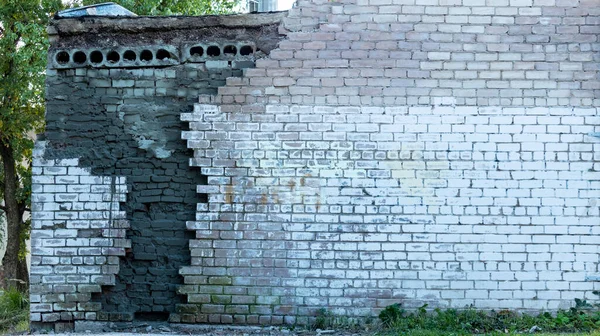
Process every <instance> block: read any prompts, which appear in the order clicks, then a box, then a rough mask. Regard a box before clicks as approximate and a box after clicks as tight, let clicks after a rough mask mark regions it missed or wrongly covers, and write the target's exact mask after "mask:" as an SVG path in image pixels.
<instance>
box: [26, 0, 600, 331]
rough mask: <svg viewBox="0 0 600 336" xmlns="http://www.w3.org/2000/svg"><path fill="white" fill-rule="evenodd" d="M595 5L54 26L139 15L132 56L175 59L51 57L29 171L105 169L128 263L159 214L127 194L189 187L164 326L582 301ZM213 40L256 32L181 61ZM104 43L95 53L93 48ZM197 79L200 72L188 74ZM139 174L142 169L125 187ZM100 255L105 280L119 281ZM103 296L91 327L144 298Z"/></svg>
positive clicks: (594, 159)
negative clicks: (46, 164)
mask: <svg viewBox="0 0 600 336" xmlns="http://www.w3.org/2000/svg"><path fill="white" fill-rule="evenodd" d="M595 2H596V1H592V0H579V1H577V0H575V1H573V0H569V1H563V0H370V1H365V0H342V1H337V2H333V1H322V0H313V1H299V2H298V4H297V6H296V7H295V8H294V9H292V10H291V11H290V12H289V13H287V14H286V16H285V18H283V21H282V24H281V26H279V32H280V33H282V34H284V35H285V37H284V38H282V37H280V36H275V37H274V35H275V34H274V31H275V30H274V29H273V24H272V22H271V24H270V25H267V26H268V27H270V28H268V29H267V28H265V27H266V26H265V27H263V26H261V25H264V24H265V21H261V20H262V19H261V18H259V17H257V16H246V17H242V18H241V19H240V20H242V21H243V24H240V23H239V22H238V23H236V22H234V21H227V20H230V19H228V18H227V17H225V18H224V19H219V20H224V21H219V23H218V24H215V22H213V21H211V20H217V19H215V18H203V19H190V18H181V19H173V18H169V19H164V20H162V21H161V20H160V19H147V18H140V19H120V20H119V21H118V23H117V22H113V21H110V20H108V21H106V22H101V23H100V28H101V29H100V28H98V26H97V23H96V22H94V21H93V20H92V21H87V22H86V21H84V23H83V24H82V26H77V25H73V26H72V27H70V26H69V25H66V24H62V25H61V24H60V23H58V24H57V25H56V27H57V31H58V36H59V37H60V38H59V39H58V40H57V41H56V42H54V44H53V49H51V53H50V54H51V57H56V59H54V58H53V59H51V61H52V62H54V61H55V60H56V62H58V61H59V60H60V57H59V53H60V51H61V50H67V51H68V52H73V55H74V53H76V52H77V50H78V49H77V48H79V47H78V45H77V43H81V41H92V40H91V35H92V34H100V35H101V36H106V37H107V38H113V37H110V36H116V37H114V39H115V40H114V42H115V43H117V44H119V45H120V47H119V48H123V50H121V49H119V50H118V52H122V53H123V55H125V52H126V50H125V49H124V48H126V47H127V46H128V43H132V42H131V38H130V36H129V35H128V34H133V33H139V32H141V31H144V30H145V29H147V28H148V27H151V26H152V25H154V24H157V23H158V24H159V25H161V24H162V25H163V28H164V29H163V30H162V31H161V30H160V29H156V27H153V28H152V29H147V30H148V31H150V30H152V33H148V34H149V35H139V36H142V37H141V38H139V42H138V43H137V44H136V43H133V44H132V45H133V46H134V47H140V48H146V47H147V48H149V49H148V50H151V51H153V52H156V53H158V52H159V50H158V47H155V45H156V43H158V42H156V41H163V42H164V41H167V42H168V43H166V44H169V47H168V48H167V47H164V48H165V49H164V50H165V51H168V52H170V53H173V54H176V53H177V52H179V53H180V54H179V58H177V61H173V62H175V63H173V64H171V63H169V62H171V61H164V60H161V61H160V62H159V61H157V62H158V63H152V64H142V63H139V64H138V63H135V67H138V66H143V67H145V68H144V69H137V68H136V69H120V68H128V67H130V68H134V67H133V65H134V64H133V63H131V64H130V65H129V66H127V63H126V62H125V61H119V62H117V63H106V64H102V65H98V64H96V65H93V64H87V63H86V64H72V63H69V62H66V63H62V64H61V63H60V62H58V63H54V66H55V68H56V69H53V70H52V71H55V72H52V71H51V72H50V73H49V74H50V77H49V78H51V79H50V81H49V83H50V85H49V92H53V94H52V95H50V96H49V99H50V100H49V102H48V120H49V128H48V131H47V132H46V138H47V141H48V149H47V150H46V152H45V153H44V155H43V158H44V159H46V160H54V159H72V158H79V162H78V164H79V166H78V167H80V168H91V171H90V170H86V172H91V173H92V174H94V175H96V176H116V177H126V179H125V180H126V181H124V183H126V185H127V187H128V191H129V193H128V194H127V195H128V196H127V200H126V202H124V203H122V204H121V205H120V207H121V209H124V210H125V214H126V216H125V217H126V219H127V220H129V221H130V222H131V227H132V228H131V229H129V230H127V231H126V232H127V234H126V236H127V237H126V238H131V239H132V241H134V244H133V246H132V247H133V251H132V253H133V254H132V255H133V256H134V259H135V255H137V254H138V253H142V254H144V255H157V253H156V252H155V251H149V252H148V251H145V250H144V249H145V248H146V246H147V245H144V244H140V245H139V246H140V247H139V248H141V250H136V244H135V238H136V237H137V235H138V234H137V231H136V230H137V229H136V227H138V228H139V227H140V226H136V225H142V223H144V222H145V220H139V221H138V219H140V218H141V217H137V216H140V215H141V216H142V217H143V216H148V217H149V218H155V219H156V217H152V216H153V215H154V214H155V212H153V211H152V210H151V209H149V208H145V207H144V206H143V205H144V203H145V202H142V201H140V197H146V196H148V197H154V196H156V195H154V194H148V195H142V194H136V193H140V192H142V193H143V192H144V191H142V189H144V190H145V189H149V190H159V191H160V195H161V196H160V197H163V196H165V197H167V196H168V197H170V195H169V193H177V192H181V190H182V189H185V188H192V189H190V190H188V192H189V193H186V195H187V196H185V197H183V198H180V199H178V201H177V202H176V203H177V204H178V205H177V209H184V208H185V209H187V210H186V211H184V212H183V213H182V215H181V216H179V217H177V218H174V217H169V218H167V220H173V222H174V223H175V222H176V223H179V224H180V226H178V227H177V226H173V228H174V229H173V230H172V231H173V234H179V235H180V236H179V239H180V240H185V241H186V242H187V241H188V238H189V237H192V236H193V238H192V239H189V245H188V246H186V245H185V243H183V244H180V246H183V252H182V253H181V256H182V259H180V262H179V263H176V264H174V263H170V262H168V261H167V262H164V263H163V264H162V265H164V266H165V267H166V268H169V271H173V272H172V273H170V274H171V275H170V278H169V279H170V281H172V282H171V286H169V287H168V288H163V289H156V291H157V293H158V292H160V293H164V294H165V295H173V297H176V298H177V299H176V300H174V301H170V302H171V304H172V305H171V306H168V307H167V306H164V305H163V308H160V309H163V310H162V311H167V312H168V313H170V315H169V320H170V321H171V322H185V323H207V322H208V323H245V324H281V323H300V324H306V323H310V322H311V321H313V320H314V316H315V314H316V311H317V310H318V309H321V308H326V309H328V310H330V311H332V312H333V313H335V314H341V315H346V316H350V317H366V316H373V315H375V314H376V313H377V312H378V311H379V310H380V309H381V308H383V307H385V306H387V305H389V304H392V303H402V304H403V305H404V306H405V307H409V308H414V307H418V306H420V305H422V304H424V303H427V304H429V305H430V307H456V308H461V307H464V306H465V305H471V304H472V305H475V306H476V307H478V308H484V309H487V308H493V309H503V308H510V309H521V310H523V309H525V310H555V309H558V308H565V307H569V306H570V305H571V304H572V302H573V299H575V298H583V299H595V298H596V296H595V295H593V293H592V292H593V291H594V290H600V285H598V282H597V280H598V279H599V278H600V276H599V275H600V271H599V270H598V261H599V260H598V247H599V246H598V244H597V239H596V235H597V233H598V228H597V224H598V218H599V215H600V213H599V209H600V208H599V204H598V198H599V197H600V188H599V187H600V173H599V172H598V171H600V167H599V164H598V163H599V161H600V156H599V154H598V153H599V151H598V149H599V147H600V141H599V140H598V138H597V137H595V136H593V135H594V133H597V132H599V131H600V126H599V125H600V123H599V119H598V116H597V115H598V108H599V107H600V101H599V100H598V97H600V96H599V93H600V92H599V89H600V86H599V81H598V64H599V63H598V61H599V58H600V57H599V54H598V52H599V51H600V43H599V41H598V36H599V33H600V28H599V27H600V25H599V23H600V7H598V6H597V4H596V3H595ZM253 17H254V18H257V19H256V20H257V22H256V23H254V26H252V28H251V29H250V28H247V27H249V26H247V25H249V22H251V21H252V18H253ZM148 20H149V21H148ZM178 20H182V21H178ZM186 20H187V21H186ZM194 20H199V21H197V22H196V21H194ZM232 20H233V19H232ZM235 20H237V19H235ZM63 22H65V21H63ZM161 22H163V23H161ZM194 22H195V23H194ZM227 22H229V23H227ZM202 24H206V26H205V27H204V28H203V26H202ZM184 26H186V28H185V29H183V28H181V27H184ZM209 26H210V27H211V28H210V29H209V28H206V27H209ZM73 27H75V28H73ZM77 27H79V28H77ZM212 27H216V28H212ZM86 28H90V29H87V30H86ZM91 28H94V29H98V30H94V29H91ZM72 29H75V30H77V29H80V31H78V32H77V34H79V35H77V34H76V35H77V36H78V37H71V36H72V35H73V32H72V31H71V30H72ZM236 29H237V30H236ZM102 34H104V35H102ZM111 34H112V35H111ZM152 34H158V35H156V36H155V35H152ZM214 34H217V36H219V37H220V39H221V40H220V41H222V42H223V43H225V42H226V43H233V44H235V43H237V42H236V40H237V41H238V42H240V43H241V42H244V43H245V42H248V43H250V42H252V43H254V45H256V46H257V53H256V56H257V59H256V62H255V64H254V62H253V61H254V59H252V60H251V61H252V62H251V64H248V63H237V60H236V59H235V58H234V57H232V58H230V59H229V58H223V59H218V60H214V59H210V58H206V57H205V58H201V59H198V58H196V56H192V57H191V58H189V56H190V55H187V54H185V53H186V52H190V51H191V47H192V46H199V45H201V46H203V47H208V46H209V45H210V43H211V40H210V39H211V38H212V37H211V36H215V35H214ZM219 34H223V35H219ZM136 36H138V35H136ZM265 36H271V37H270V38H267V39H266V42H265ZM100 40H101V39H100ZM279 40H281V41H279ZM111 41H112V40H111ZM153 41H154V42H153ZM277 42H278V43H277ZM86 43H87V44H86ZM86 43H84V44H83V46H85V47H86V48H91V47H94V45H93V43H94V42H89V43H88V42H86ZM90 43H91V44H90ZM111 43H112V42H111ZM111 43H108V44H107V45H101V46H99V48H101V49H102V52H106V53H107V54H106V55H107V56H108V53H110V48H111ZM161 43H162V42H161ZM73 45H74V46H75V47H74V48H75V49H72V48H71V47H72V46H73ZM149 45H150V46H151V47H148V46H149ZM261 46H262V47H261ZM275 46H276V48H275ZM223 50H224V49H223ZM52 52H55V53H52ZM140 55H141V54H140ZM202 57H204V56H202ZM227 57H229V56H227ZM135 62H137V61H135ZM161 62H162V63H161ZM165 62H166V63H165ZM178 62H179V63H178ZM75 63H77V62H75ZM188 63H191V64H188ZM193 64H196V65H194V67H195V68H194V69H192V70H191V69H190V67H192V65H193ZM198 64H200V65H198ZM238 64H239V65H240V66H238V68H244V69H240V70H237V72H233V71H234V70H235V67H236V65H238ZM242 65H243V66H242ZM254 65H255V67H252V68H248V67H249V66H254ZM73 67H75V68H77V69H75V70H73V69H71V68H73ZM159 67H160V69H158V68H159ZM163 67H165V69H162V68H163ZM211 67H216V68H217V69H216V70H215V71H217V72H219V74H220V75H217V78H212V77H211V79H206V78H205V77H203V76H206V72H205V71H207V70H209V68H211ZM96 68H101V69H100V70H98V69H96ZM151 69H154V70H151ZM190 71H191V72H190ZM163 73H164V74H165V75H164V76H162V75H160V74H163ZM192 73H193V76H191V75H190V74H192ZM97 74H100V77H101V78H97V77H96V76H97ZM166 74H170V75H166ZM188 75H189V76H191V77H189V76H188ZM158 76H161V77H160V78H155V77H158ZM194 76H195V77H194ZM225 77H228V78H226V79H225ZM65 78H66V79H65ZM154 79H155V80H154ZM53 81H58V82H57V83H60V84H61V85H63V86H62V87H59V86H55V87H54V86H52V85H51V84H52V83H55V82H53ZM205 81H207V83H208V84H207V86H202V87H197V86H196V85H204V84H198V83H205ZM103 83H104V84H106V83H108V84H110V85H109V86H103V85H104V84H103ZM141 85H148V86H143V91H141V90H142V86H141ZM163 85H167V86H168V87H167V88H165V89H164V90H163V89H161V90H159V87H162V86H163ZM171 85H172V86H171ZM89 87H93V88H94V89H93V90H95V91H94V93H93V94H87V93H86V92H88V91H87V88H89ZM207 87H208V88H209V89H206V88H207ZM81 88H84V90H83V91H80V90H81ZM190 88H194V89H190ZM148 89H150V91H147V90H148ZM53 90H54V91H53ZM65 92H66V94H65ZM80 92H83V93H85V94H79V93H80ZM138 97H139V98H138ZM198 98H199V99H198ZM89 102H93V103H92V104H88V103H89ZM70 104H73V105H70ZM65 107H67V109H65ZM64 111H67V112H64ZM146 111H150V112H148V113H147V112H146ZM81 112H85V113H81ZM179 117H181V121H182V122H181V123H179V122H177V121H176V120H175V119H174V118H179ZM147 118H150V119H151V120H149V119H147ZM165 118H166V119H165ZM65 120H67V121H69V122H67V123H65ZM164 120H167V121H168V122H167V123H165V124H163V123H161V121H164ZM98 121H101V124H102V125H106V126H108V127H105V128H102V130H103V131H97V127H96V126H95V125H94V123H98ZM142 122H143V123H142ZM82 129H85V132H82ZM104 130H106V131H104ZM113 132H114V134H113ZM148 132H149V133H148ZM165 132H166V133H165ZM175 135H177V137H179V136H181V138H182V139H183V140H181V139H175ZM148 140H152V142H148ZM102 141H105V142H106V146H104V144H103V143H102ZM186 142H187V148H188V149H189V151H187V150H186ZM98 144H102V146H100V149H98V148H96V147H98ZM107 153H108V155H106V154H107ZM167 154H170V155H167ZM171 154H172V155H171ZM188 161H189V162H188ZM116 164H118V165H116ZM121 164H122V165H121ZM139 164H149V165H153V166H157V167H158V168H156V169H158V170H160V172H159V173H157V172H156V171H155V170H156V169H155V168H152V169H154V170H152V177H151V178H150V180H149V181H145V180H144V181H142V180H140V181H138V180H135V179H136V178H137V179H140V178H144V177H145V176H146V175H147V174H146V173H145V172H142V173H140V174H138V173H137V172H139V171H138V170H136V169H138V167H137V166H136V165H139ZM188 164H189V165H188ZM171 165H177V167H178V168H177V170H173V169H171V168H169V167H171ZM145 168H146V167H144V169H145ZM163 168H164V169H163ZM148 169H151V168H150V167H148ZM46 175H48V176H49V175H50V174H49V173H45V171H44V170H43V169H42V171H41V175H40V178H46V177H47V176H46ZM182 175H184V176H186V179H185V180H182V181H179V182H177V183H175V184H170V183H171V182H175V181H170V182H167V181H165V180H164V179H172V178H174V177H179V176H182ZM194 188H196V189H195V190H194ZM41 190H42V192H45V191H44V189H43V188H42V189H41ZM194 191H195V192H197V193H198V195H199V196H198V198H197V199H194V197H193V196H192V195H190V194H194ZM160 201H161V202H162V198H161V199H160ZM196 203H197V204H196ZM169 206H170V205H169ZM169 206H165V207H162V208H161V209H166V210H165V211H163V212H162V213H172V212H170V211H168V210H169V209H173V208H170V207H169ZM44 213H45V212H44ZM34 214H35V213H34ZM194 215H195V218H194ZM159 217H160V216H159ZM144 218H145V217H144ZM161 218H162V217H161ZM56 223H58V221H56ZM136 223H139V224H136ZM184 223H185V226H186V229H187V230H184V228H183V224H184ZM59 229H60V228H59V227H49V228H48V230H50V231H51V232H54V234H55V235H56V232H57V231H58V230H59ZM35 233H36V232H34V234H35ZM77 234H78V235H80V233H79V232H78V233H77ZM148 234H149V235H150V236H152V235H153V234H156V233H153V232H151V231H148ZM186 235H188V236H187V237H186ZM35 239H38V238H35ZM150 239H151V238H150ZM39 244H40V241H34V245H35V246H39ZM42 244H43V243H42ZM180 252H181V251H180ZM52 253H54V252H52ZM185 258H189V259H185ZM120 262H121V268H120V269H119V273H118V274H117V279H119V274H121V276H122V278H127V279H129V280H128V281H131V285H138V284H139V282H138V280H136V278H135V277H134V278H131V277H128V275H127V274H125V273H123V274H122V272H123V270H125V269H126V268H124V267H123V265H127V264H128V263H129V261H128V259H127V257H125V258H121V259H120ZM138 270H141V268H138ZM153 272H154V269H150V268H147V273H144V272H142V273H144V275H143V276H150V277H152V276H153V275H152V274H154V273H153ZM177 272H178V273H179V274H180V277H177V275H176V273H177ZM119 288H123V287H119V285H118V283H117V284H116V285H115V286H104V288H103V290H104V291H105V294H99V295H94V296H93V297H92V301H94V302H99V303H101V305H100V306H99V307H98V309H99V312H101V313H102V314H98V315H97V316H100V317H102V318H103V319H104V318H106V319H113V317H114V319H116V320H119V319H121V320H122V319H128V318H129V319H131V318H136V315H135V312H139V311H148V309H150V310H152V309H154V307H158V306H160V305H161V304H160V303H157V302H153V303H151V304H149V305H148V306H146V307H143V308H142V309H139V307H133V306H132V305H129V306H128V305H111V304H110V303H111V300H112V299H111V298H115V297H118V296H114V293H117V294H118V293H119V291H120V289H119ZM45 290H47V289H45ZM175 291H177V293H178V294H180V296H175ZM47 293H48V292H43V293H38V294H47ZM111 293H112V294H111ZM149 293H153V289H152V288H150V289H149ZM161 295H162V294H161ZM161 295H157V296H156V298H159V296H160V297H162V296H161ZM41 298H42V300H40V302H39V303H40V304H43V303H45V302H46V301H44V299H43V297H41ZM46 308H47V307H46ZM52 309H54V308H52ZM52 309H50V310H46V312H48V314H54V313H55V311H54V310H52ZM111 309H112V310H111ZM160 309H157V310H160ZM107 312H109V313H110V312H112V313H114V315H110V314H108V315H107V314H105V313H107ZM125 313H128V314H129V315H127V314H125ZM123 314H125V315H126V316H129V317H128V318H123ZM35 316H37V315H35ZM52 316H57V315H52ZM42 317H43V315H42ZM61 318H62V317H61Z"/></svg>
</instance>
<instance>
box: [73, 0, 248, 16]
mask: <svg viewBox="0 0 600 336" xmlns="http://www.w3.org/2000/svg"><path fill="white" fill-rule="evenodd" d="M239 1H240V0H112V2H115V3H117V4H119V5H121V6H123V7H125V8H127V9H129V10H130V11H132V12H134V13H136V14H138V15H208V14H225V13H231V12H232V11H233V10H234V9H235V7H236V6H237V4H238V3H239ZM102 2H106V1H105V0H83V2H82V4H83V5H93V4H98V3H102Z"/></svg>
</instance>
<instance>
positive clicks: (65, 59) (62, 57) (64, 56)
mask: <svg viewBox="0 0 600 336" xmlns="http://www.w3.org/2000/svg"><path fill="white" fill-rule="evenodd" d="M69 59H70V56H69V53H68V52H66V51H60V52H59V53H57V54H56V63H58V64H67V63H69Z"/></svg>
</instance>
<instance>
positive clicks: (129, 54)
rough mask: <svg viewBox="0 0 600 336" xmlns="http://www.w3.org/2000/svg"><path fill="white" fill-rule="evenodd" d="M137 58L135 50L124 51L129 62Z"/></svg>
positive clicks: (124, 57)
mask: <svg viewBox="0 0 600 336" xmlns="http://www.w3.org/2000/svg"><path fill="white" fill-rule="evenodd" d="M136 58H137V55H136V54H135V51H133V50H126V51H125V52H124V53H123V60H125V61H127V62H133V61H135V59H136Z"/></svg>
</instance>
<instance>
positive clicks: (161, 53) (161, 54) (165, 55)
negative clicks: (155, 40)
mask: <svg viewBox="0 0 600 336" xmlns="http://www.w3.org/2000/svg"><path fill="white" fill-rule="evenodd" d="M156 58H157V59H159V60H161V61H163V60H166V59H170V58H171V53H170V52H168V51H166V50H165V49H158V51H157V52H156Z"/></svg>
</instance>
